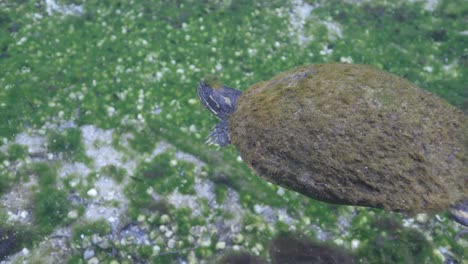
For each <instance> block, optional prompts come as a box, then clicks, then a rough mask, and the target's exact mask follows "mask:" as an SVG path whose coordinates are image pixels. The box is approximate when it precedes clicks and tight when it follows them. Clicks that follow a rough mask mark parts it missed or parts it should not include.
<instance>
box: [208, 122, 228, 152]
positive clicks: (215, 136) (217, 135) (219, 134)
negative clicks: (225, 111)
mask: <svg viewBox="0 0 468 264" xmlns="http://www.w3.org/2000/svg"><path fill="white" fill-rule="evenodd" d="M206 143H208V144H210V145H211V144H217V145H218V146H220V147H225V146H227V145H229V144H230V143H231V138H230V137H229V130H228V121H227V120H221V122H219V123H218V124H216V126H215V127H214V129H213V131H212V132H211V133H210V134H209V135H208V140H207V141H206Z"/></svg>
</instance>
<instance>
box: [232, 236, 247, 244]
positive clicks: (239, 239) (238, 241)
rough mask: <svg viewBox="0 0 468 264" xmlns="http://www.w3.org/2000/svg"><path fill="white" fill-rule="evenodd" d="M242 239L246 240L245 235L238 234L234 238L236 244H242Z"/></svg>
mask: <svg viewBox="0 0 468 264" xmlns="http://www.w3.org/2000/svg"><path fill="white" fill-rule="evenodd" d="M242 241H244V236H243V235H242V234H237V235H235V236H234V237H233V238H232V242H234V243H236V244H240V243H242Z"/></svg>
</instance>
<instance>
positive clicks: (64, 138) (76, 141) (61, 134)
mask: <svg viewBox="0 0 468 264" xmlns="http://www.w3.org/2000/svg"><path fill="white" fill-rule="evenodd" d="M47 147H48V150H49V151H50V152H52V153H54V154H59V155H63V156H64V158H65V159H71V160H74V161H82V162H85V163H89V162H91V160H90V159H89V158H88V157H87V156H86V154H85V152H84V146H83V143H82V140H81V130H80V129H78V128H67V129H65V130H63V131H50V132H49V135H48V137H47Z"/></svg>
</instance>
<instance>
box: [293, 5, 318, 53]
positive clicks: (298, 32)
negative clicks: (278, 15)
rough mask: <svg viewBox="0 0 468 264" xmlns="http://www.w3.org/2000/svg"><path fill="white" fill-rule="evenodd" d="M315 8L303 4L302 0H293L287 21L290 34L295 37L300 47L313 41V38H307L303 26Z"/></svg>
mask: <svg viewBox="0 0 468 264" xmlns="http://www.w3.org/2000/svg"><path fill="white" fill-rule="evenodd" d="M316 7H317V6H312V5H310V4H308V3H304V1H303V0H293V1H292V10H291V12H290V16H289V21H290V24H291V27H290V32H291V33H292V35H293V36H295V37H297V41H298V43H299V44H300V45H306V44H308V43H310V42H312V41H313V36H308V35H306V33H305V24H306V23H307V21H308V19H309V17H310V14H311V12H312V10H314V9H315V8H316Z"/></svg>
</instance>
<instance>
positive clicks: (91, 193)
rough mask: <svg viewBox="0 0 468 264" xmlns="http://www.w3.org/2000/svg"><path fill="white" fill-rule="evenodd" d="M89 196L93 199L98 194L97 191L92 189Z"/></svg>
mask: <svg viewBox="0 0 468 264" xmlns="http://www.w3.org/2000/svg"><path fill="white" fill-rule="evenodd" d="M87 194H88V195H89V196H91V197H96V196H97V194H98V193H97V190H96V189H94V188H92V189H90V190H89V191H88V192H87Z"/></svg>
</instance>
